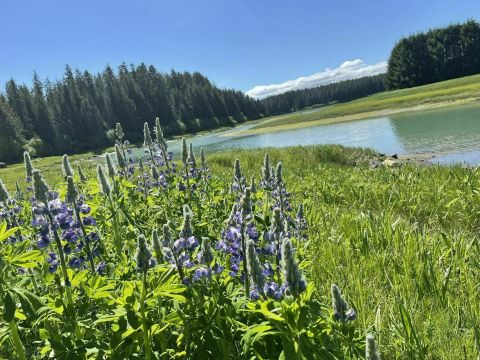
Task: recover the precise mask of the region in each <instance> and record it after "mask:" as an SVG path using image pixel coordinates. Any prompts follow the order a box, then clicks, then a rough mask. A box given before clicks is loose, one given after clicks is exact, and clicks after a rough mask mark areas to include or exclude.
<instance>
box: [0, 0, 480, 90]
mask: <svg viewBox="0 0 480 360" xmlns="http://www.w3.org/2000/svg"><path fill="white" fill-rule="evenodd" d="M468 18H475V19H477V20H479V19H480V1H479V0H338V1H336V0H329V1H325V0H316V1H315V0H312V1H305V0H295V1H293V0H289V1H284V0H275V1H270V0H269V1H266V0H189V1H187V0H170V1H163V0H157V1H154V0H136V1H133V0H132V1H123V0H82V1H80V0H78V1H67V0H28V1H27V0H0V38H1V41H0V84H2V85H1V86H2V87H3V84H4V83H5V81H7V80H8V79H10V78H14V79H16V80H18V81H20V82H26V83H30V81H31V76H32V73H33V71H34V70H36V71H37V72H38V73H39V75H40V77H41V78H46V77H49V78H50V79H52V80H54V79H59V78H61V77H62V74H63V70H64V65H65V64H70V65H71V66H72V67H74V68H80V69H82V70H84V69H88V70H90V71H92V72H96V71H100V70H102V69H103V68H104V67H105V65H106V64H110V65H112V66H114V67H116V66H118V65H119V64H120V63H121V62H122V61H125V62H126V63H134V64H138V63H139V62H141V61H144V62H146V63H148V64H154V65H155V66H156V67H157V68H158V69H159V70H161V71H169V70H170V69H172V68H174V69H175V70H179V71H183V70H188V71H200V72H202V73H203V74H205V75H207V76H208V77H209V78H210V79H212V80H213V81H214V82H215V83H216V84H217V85H218V86H220V87H233V88H236V89H240V90H244V91H247V90H250V89H252V88H253V87H254V86H257V85H271V84H282V83H284V82H285V81H288V80H292V79H297V78H299V77H302V76H310V75H312V74H315V73H317V74H318V73H320V77H322V76H323V75H322V74H324V72H323V71H324V70H325V69H326V68H330V69H335V68H338V67H339V66H340V65H341V64H342V63H344V62H345V61H352V60H355V59H361V60H362V62H361V63H359V62H358V61H357V62H354V65H355V64H356V65H355V66H357V67H359V68H360V70H362V69H363V68H364V67H366V66H369V65H374V64H379V63H381V62H382V61H384V60H386V59H387V58H388V54H389V52H390V50H391V48H392V46H393V45H394V43H395V41H397V40H398V39H399V38H400V37H401V36H404V35H408V34H411V33H414V32H417V31H420V30H426V29H429V28H431V27H435V26H442V25H447V24H449V23H452V22H459V21H465V20H467V19H468ZM349 64H352V63H347V65H349ZM380 66H381V64H380ZM347 67H348V66H347ZM357 70H358V69H357ZM377 70H378V68H377ZM355 71H356V70H355ZM367 72H368V71H367ZM344 75H345V74H344ZM347 76H348V75H347ZM333 79H334V77H333Z"/></svg>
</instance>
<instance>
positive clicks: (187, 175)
mask: <svg viewBox="0 0 480 360" xmlns="http://www.w3.org/2000/svg"><path fill="white" fill-rule="evenodd" d="M185 176H186V177H187V191H188V205H190V204H191V202H192V194H191V193H190V176H189V174H188V166H187V165H185Z"/></svg>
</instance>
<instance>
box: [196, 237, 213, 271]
mask: <svg viewBox="0 0 480 360" xmlns="http://www.w3.org/2000/svg"><path fill="white" fill-rule="evenodd" d="M197 259H198V261H199V262H200V263H201V264H205V265H207V266H210V264H211V263H212V262H213V259H214V257H213V252H212V247H211V245H210V239H209V238H203V239H202V245H201V250H200V251H199V252H198V254H197Z"/></svg>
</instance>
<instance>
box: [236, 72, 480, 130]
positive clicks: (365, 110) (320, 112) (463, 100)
mask: <svg viewBox="0 0 480 360" xmlns="http://www.w3.org/2000/svg"><path fill="white" fill-rule="evenodd" d="M479 99H480V75H474V76H468V77H464V78H460V79H453V80H448V81H443V82H439V83H435V84H430V85H424V86H419V87H415V88H410V89H402V90H396V91H387V92H382V93H379V94H375V95H372V96H369V97H365V98H362V99H358V100H355V101H351V102H348V103H343V104H335V105H332V106H328V107H323V108H319V109H317V110H315V111H299V112H296V113H293V114H289V115H281V116H275V117H272V118H266V119H265V120H264V121H262V122H260V123H259V124H258V125H256V126H254V127H253V128H251V129H248V130H245V131H241V132H237V133H232V134H229V135H232V136H235V135H244V134H253V133H261V132H267V131H278V130H286V129H293V128H299V127H304V126H312V125H320V124H329V123H335V122H342V121H350V120H359V119H365V118H371V117H376V116H382V115H389V114H394V113H398V112H404V111H415V110H423V109H429V108H435V107H442V106H454V105H462V104H467V103H472V102H478V100H479Z"/></svg>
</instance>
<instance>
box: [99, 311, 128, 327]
mask: <svg viewBox="0 0 480 360" xmlns="http://www.w3.org/2000/svg"><path fill="white" fill-rule="evenodd" d="M125 315H127V310H126V309H125V308H123V307H117V308H116V309H115V311H114V313H113V314H106V315H99V316H98V318H97V320H95V321H94V324H95V325H97V324H101V323H106V322H112V321H117V320H118V319H120V318H121V317H124V316H125Z"/></svg>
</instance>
